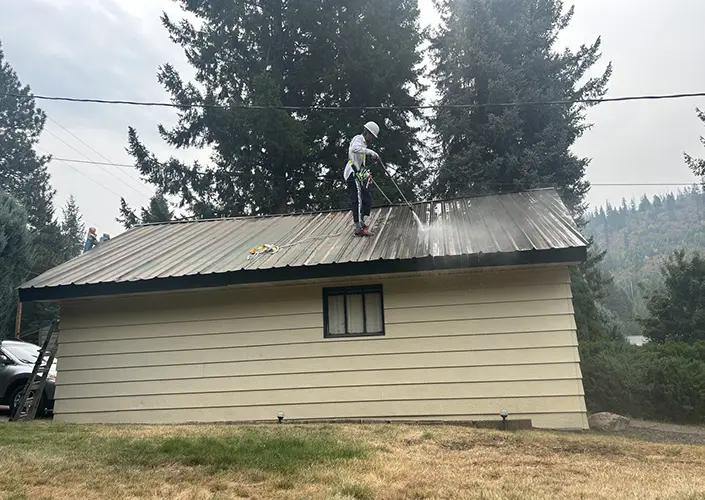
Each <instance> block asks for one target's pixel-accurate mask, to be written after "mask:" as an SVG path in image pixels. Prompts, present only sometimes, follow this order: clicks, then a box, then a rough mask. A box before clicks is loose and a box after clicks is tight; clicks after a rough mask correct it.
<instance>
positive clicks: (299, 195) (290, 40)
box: [128, 0, 426, 222]
mask: <svg viewBox="0 0 705 500" xmlns="http://www.w3.org/2000/svg"><path fill="white" fill-rule="evenodd" d="M179 4H180V5H181V6H182V8H183V9H184V10H185V11H186V12H187V13H189V14H191V15H193V16H195V17H197V18H198V20H199V25H198V26H196V25H194V24H191V23H190V22H188V21H181V22H175V21H172V19H170V18H169V17H167V16H166V15H164V16H163V17H162V21H163V24H164V26H166V28H167V30H168V31H169V33H170V36H171V39H172V40H173V41H174V42H176V43H178V44H179V45H181V46H182V47H183V48H184V50H185V52H186V55H187V57H188V60H189V62H190V64H191V65H193V67H194V68H195V69H196V71H197V73H196V82H197V85H198V86H197V85H196V84H194V83H185V82H184V81H183V79H182V78H181V77H180V75H179V74H178V73H177V72H176V70H175V69H174V68H173V67H172V66H171V65H168V64H166V65H164V66H162V67H161V68H160V71H159V74H158V78H159V81H160V82H161V83H162V84H163V85H164V86H165V88H166V89H167V90H168V91H169V92H170V93H171V94H172V100H173V102H174V103H176V104H179V105H184V106H188V108H182V110H181V112H180V117H179V123H178V125H177V126H176V127H174V128H173V129H171V130H166V129H165V128H164V127H162V126H160V127H159V130H160V132H161V135H162V137H163V138H164V140H166V142H167V143H168V144H169V145H171V146H173V147H175V148H183V147H192V146H196V147H199V146H204V145H208V146H210V147H212V149H213V151H214V152H213V155H212V157H211V163H212V165H210V166H208V167H205V166H202V165H200V164H198V163H194V164H193V165H186V164H184V163H182V162H180V161H177V160H176V159H173V158H172V159H170V160H168V161H166V162H162V161H159V160H158V159H157V158H156V157H155V155H153V154H152V153H151V152H150V151H149V150H148V149H147V147H146V146H145V145H144V144H142V143H141V142H140V139H139V137H138V135H137V131H136V130H134V129H133V128H130V129H129V132H128V143H129V144H128V151H129V153H130V154H131V155H132V156H133V157H134V159H135V162H136V165H137V166H138V168H139V169H140V172H141V174H142V175H143V177H144V178H145V179H146V180H147V181H149V182H151V183H153V184H154V185H156V186H157V187H158V188H159V189H160V190H162V191H163V192H164V194H166V195H175V196H177V197H178V198H179V199H180V203H179V206H180V207H186V208H187V209H189V210H190V211H191V212H192V213H193V214H194V215H196V216H198V217H213V216H230V215H239V214H260V213H272V212H287V211H295V210H308V209H311V210H316V209H324V208H329V207H340V206H341V205H342V206H346V205H347V203H348V202H347V195H346V193H345V191H344V185H343V181H342V170H343V167H344V164H345V161H346V160H347V147H348V141H349V140H350V139H351V138H352V136H353V135H355V134H358V133H361V132H362V125H363V124H364V123H365V122H366V121H367V120H375V121H376V122H377V123H378V124H379V125H380V127H381V129H382V131H381V135H380V138H379V141H378V143H377V144H376V145H375V146H374V147H376V148H377V150H378V151H379V152H380V153H381V155H382V157H383V158H384V161H385V163H387V164H388V165H389V166H394V167H401V168H400V169H399V172H400V177H399V180H398V182H399V183H400V184H401V185H402V187H403V188H404V189H405V190H406V191H407V194H411V193H410V191H411V188H412V187H414V186H418V185H420V184H421V182H422V181H423V179H424V176H425V175H426V173H425V170H424V169H423V168H422V165H421V163H420V161H419V146H420V144H419V141H418V139H417V138H416V132H417V129H416V128H415V127H414V126H412V125H410V122H411V121H412V119H413V118H420V116H421V115H420V112H419V111H418V110H413V111H412V110H402V109H394V110H375V111H369V112H363V111H361V110H346V111H341V112H335V113H331V112H329V111H321V110H310V109H296V110H293V109H243V107H248V106H275V107H277V106H278V107H281V106H285V107H306V106H335V107H337V106H382V105H390V104H396V105H400V106H414V105H417V104H419V103H420V100H419V97H418V94H419V91H420V90H422V86H421V85H420V84H419V70H418V69H417V68H416V66H417V64H418V63H420V61H421V56H420V53H419V50H418V47H419V45H420V43H421V38H422V37H421V33H420V30H419V26H418V15H419V13H418V6H417V4H416V1H414V0H379V1H376V2H362V3H360V2H356V1H352V0H339V1H336V2H328V1H324V0H292V1H290V2H281V1H279V0H261V1H259V2H251V1H248V0H233V1H231V2H221V1H216V0H198V1H186V0H182V1H180V2H179ZM200 105H204V106H205V107H198V106H200ZM194 106H196V107H194ZM213 106H218V107H213ZM373 168H374V167H373ZM379 172H380V171H379V170H377V171H375V170H373V174H378V173H379ZM377 178H378V182H380V181H381V182H382V185H383V186H390V185H391V183H390V182H389V180H388V179H387V178H386V176H384V175H377ZM383 189H384V188H383ZM388 192H389V193H390V194H391V193H392V192H393V191H392V189H389V190H388ZM128 222H129V221H128Z"/></svg>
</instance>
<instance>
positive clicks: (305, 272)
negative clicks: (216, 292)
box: [20, 189, 587, 300]
mask: <svg viewBox="0 0 705 500" xmlns="http://www.w3.org/2000/svg"><path fill="white" fill-rule="evenodd" d="M413 209H414V212H415V213H416V214H417V215H418V216H419V217H420V218H421V220H422V221H424V223H425V224H426V225H427V226H426V230H425V231H423V232H422V231H419V230H418V228H417V225H416V223H415V221H414V218H413V216H412V214H411V211H410V210H409V207H408V206H405V205H402V206H387V207H380V208H375V209H373V210H372V213H371V215H370V217H369V218H368V224H370V226H371V230H372V231H373V233H374V236H372V237H369V238H360V237H355V236H353V234H352V216H351V215H350V212H349V211H333V212H324V213H309V214H293V215H274V216H265V217H240V218H229V219H211V220H199V221H183V222H169V223H162V224H152V225H143V226H139V227H136V228H133V229H130V230H128V231H126V232H124V233H122V234H120V235H118V236H117V237H115V238H113V239H111V240H109V241H108V242H106V243H104V244H101V245H99V246H97V247H96V248H94V249H92V250H90V251H88V252H86V253H85V254H83V255H81V256H79V257H76V258H75V259H73V260H71V261H69V262H66V263H64V264H61V265H60V266H58V267H55V268H53V269H51V270H49V271H47V272H45V273H44V274H42V275H40V276H38V277H36V278H34V279H32V280H31V281H29V282H27V283H25V284H23V285H22V286H21V287H20V295H21V296H24V298H23V300H40V299H52V298H60V297H69V296H80V295H84V296H85V294H72V293H68V294H66V292H65V293H64V295H61V294H52V293H49V292H48V290H49V289H56V288H64V289H65V288H67V287H68V288H72V289H75V288H76V287H84V288H85V287H86V286H89V287H90V286H91V285H99V284H120V283H132V284H136V283H145V282H153V281H159V280H162V281H163V282H164V280H167V281H168V280H169V279H172V280H173V279H175V278H186V277H207V276H218V275H225V274H227V275H228V276H229V277H230V278H229V279H228V280H226V281H223V280H222V279H220V278H219V279H218V280H216V281H212V280H211V284H210V285H206V286H222V285H223V284H228V283H238V282H252V280H250V279H249V278H247V279H244V278H243V276H249V277H254V275H255V274H256V272H258V271H261V272H264V271H269V274H267V273H264V274H262V273H260V275H258V278H257V279H256V280H255V281H272V280H274V281H276V280H278V279H285V277H286V279H302V278H306V277H320V276H322V274H321V272H320V271H313V270H314V269H317V268H326V269H327V271H326V275H329V276H333V275H337V276H341V275H346V274H350V273H351V272H353V271H354V272H353V274H364V273H365V271H366V270H368V271H369V270H371V269H374V270H375V271H374V272H373V271H370V273H371V274H374V273H375V272H400V271H403V270H404V269H405V267H404V266H399V263H400V262H415V264H414V266H412V267H411V268H410V269H409V270H420V269H426V268H427V265H431V266H432V267H435V268H438V267H439V266H440V267H443V265H444V264H443V262H445V261H444V259H447V258H456V259H455V260H453V262H455V264H454V267H472V266H473V265H483V263H482V259H478V258H476V259H472V258H471V257H472V256H475V257H478V256H483V255H495V256H497V255H500V256H501V255H502V254H505V256H506V255H514V256H518V255H521V254H524V253H527V252H528V253H530V254H532V255H537V254H539V253H542V252H545V251H561V250H571V249H572V250H576V249H577V250H581V251H582V253H580V251H579V252H578V253H576V252H575V251H573V253H572V254H571V257H570V258H568V257H567V256H565V255H564V256H563V257H562V258H559V259H558V260H559V261H567V260H571V258H572V259H573V261H575V260H583V259H584V252H585V248H586V245H587V242H586V240H585V239H584V238H583V237H582V236H581V234H580V232H579V231H578V229H577V227H576V226H575V224H574V222H573V220H572V218H571V217H570V215H569V212H568V210H567V209H566V207H565V205H564V204H563V203H562V202H561V200H560V198H559V196H558V194H557V192H556V191H555V190H554V189H539V190H532V191H526V192H521V193H512V194H502V195H493V196H482V197H475V198H467V199H456V200H449V201H438V202H425V203H418V204H414V205H413ZM263 244H269V245H275V246H276V247H277V248H278V250H277V251H276V252H271V251H270V252H266V251H265V252H263V253H260V254H255V255H252V254H251V253H250V249H252V248H256V247H258V246H260V245H263ZM556 255H557V254H556ZM576 256H578V257H577V258H576ZM463 258H464V260H463ZM458 259H460V260H458ZM561 259H562V260H561ZM550 260H551V258H549V260H548V261H550ZM544 261H545V259H544ZM423 262H425V263H426V264H423V265H421V264H422V263H423ZM448 262H450V261H448ZM473 262H474V264H473ZM503 262H505V263H511V261H506V259H505V261H503ZM531 262H533V261H531ZM531 262H529V263H531ZM373 263H374V264H375V266H371V264H373ZM384 263H387V264H394V263H396V267H394V268H393V269H392V268H386V267H384V266H383V265H382V264H384ZM429 263H430V264H429ZM346 264H347V265H348V266H347V267H345V265H346ZM354 264H358V265H357V266H353V265H354ZM484 265H487V263H485V264H484ZM494 265H501V263H499V264H497V263H496V264H494ZM341 266H342V268H341ZM351 266H352V267H351ZM335 268H338V270H337V271H336V270H335ZM276 270H288V274H286V273H285V274H275V273H274V272H275V271H276ZM293 270H297V273H293ZM292 273H293V274H292ZM216 282H217V283H216ZM199 283H200V285H199V284H198V283H197V282H195V281H194V282H192V285H187V284H186V283H185V282H183V280H182V282H181V285H178V284H175V283H172V285H171V287H172V289H173V288H174V287H176V288H178V287H181V288H184V287H186V288H188V287H191V286H193V287H195V286H203V285H204V284H205V282H204V281H201V282H199ZM133 288H134V287H133ZM155 289H156V288H155ZM41 290H44V293H40V291H41ZM101 290H102V289H101ZM125 290H127V289H125ZM131 290H132V288H131ZM136 290H137V288H135V289H134V291H136ZM99 291H100V290H99V289H98V288H95V287H94V290H93V292H90V294H97V293H98V292H99ZM101 293H108V292H106V291H105V290H103V292H101ZM111 293H117V292H111ZM121 293H122V292H121Z"/></svg>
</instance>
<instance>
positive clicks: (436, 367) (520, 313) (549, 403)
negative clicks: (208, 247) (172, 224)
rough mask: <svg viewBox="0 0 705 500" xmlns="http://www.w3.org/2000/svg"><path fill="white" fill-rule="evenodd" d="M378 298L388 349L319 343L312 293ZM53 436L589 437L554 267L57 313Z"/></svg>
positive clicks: (560, 274) (565, 300)
mask: <svg viewBox="0 0 705 500" xmlns="http://www.w3.org/2000/svg"><path fill="white" fill-rule="evenodd" d="M348 283H350V284H353V285H359V284H362V283H369V284H382V285H383V287H384V315H385V335H384V336H379V337H357V338H348V339H324V338H323V313H322V293H321V289H322V288H323V287H324V286H326V287H327V286H344V285H346V284H348ZM61 323H62V324H61V335H60V348H59V358H60V359H59V374H58V380H57V384H58V385H57V390H56V397H57V401H56V404H55V415H56V417H55V418H56V420H58V421H63V422H126V423H128V422H129V423H133V422H145V423H178V422H194V421H198V422H214V421H240V420H276V415H277V412H279V411H283V412H284V413H285V416H286V418H288V419H299V418H301V419H331V418H371V419H390V420H396V419H405V418H408V419H414V420H417V419H429V420H484V419H496V418H497V415H498V413H499V410H500V409H501V408H506V409H507V410H509V412H510V418H531V419H532V420H533V423H534V425H535V426H537V427H551V428H572V429H583V428H587V418H586V411H585V403H584V398H583V388H582V378H581V372H580V367H579V358H578V350H577V338H576V333H575V321H574V319H573V307H572V300H571V293H570V280H569V273H568V270H567V268H565V267H562V266H561V267H547V268H537V269H531V270H511V271H509V270H508V271H492V272H482V273H480V272H477V273H464V274H446V275H425V276H415V277H405V278H393V277H383V278H364V279H358V280H354V281H352V282H350V281H346V280H340V281H336V282H330V283H326V284H324V285H322V284H320V283H319V284H306V285H300V284H295V285H291V284H289V285H279V286H274V287H272V286H265V287H247V288H239V289H230V290H208V291H198V292H180V293H173V294H164V295H150V296H142V297H130V298H112V299H111V298H104V299H92V300H85V301H75V302H66V303H64V304H62V311H61Z"/></svg>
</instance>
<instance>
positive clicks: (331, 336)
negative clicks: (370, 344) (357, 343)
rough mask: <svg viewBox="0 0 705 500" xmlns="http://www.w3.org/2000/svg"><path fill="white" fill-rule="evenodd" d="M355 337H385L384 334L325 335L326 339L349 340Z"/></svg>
mask: <svg viewBox="0 0 705 500" xmlns="http://www.w3.org/2000/svg"><path fill="white" fill-rule="evenodd" d="M354 337H384V332H374V333H324V334H323V338H324V339H349V338H354Z"/></svg>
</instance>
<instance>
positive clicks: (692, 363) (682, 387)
mask: <svg viewBox="0 0 705 500" xmlns="http://www.w3.org/2000/svg"><path fill="white" fill-rule="evenodd" d="M645 353H646V354H647V357H648V360H649V361H648V367H647V370H646V372H645V374H644V385H645V386H646V387H647V388H648V393H647V401H648V406H649V408H650V412H649V413H650V416H651V418H655V419H659V420H668V421H672V422H677V423H705V342H698V343H696V344H694V345H689V344H686V343H685V342H666V343H665V344H663V345H658V344H655V345H650V346H648V347H647V348H646V349H645Z"/></svg>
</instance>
